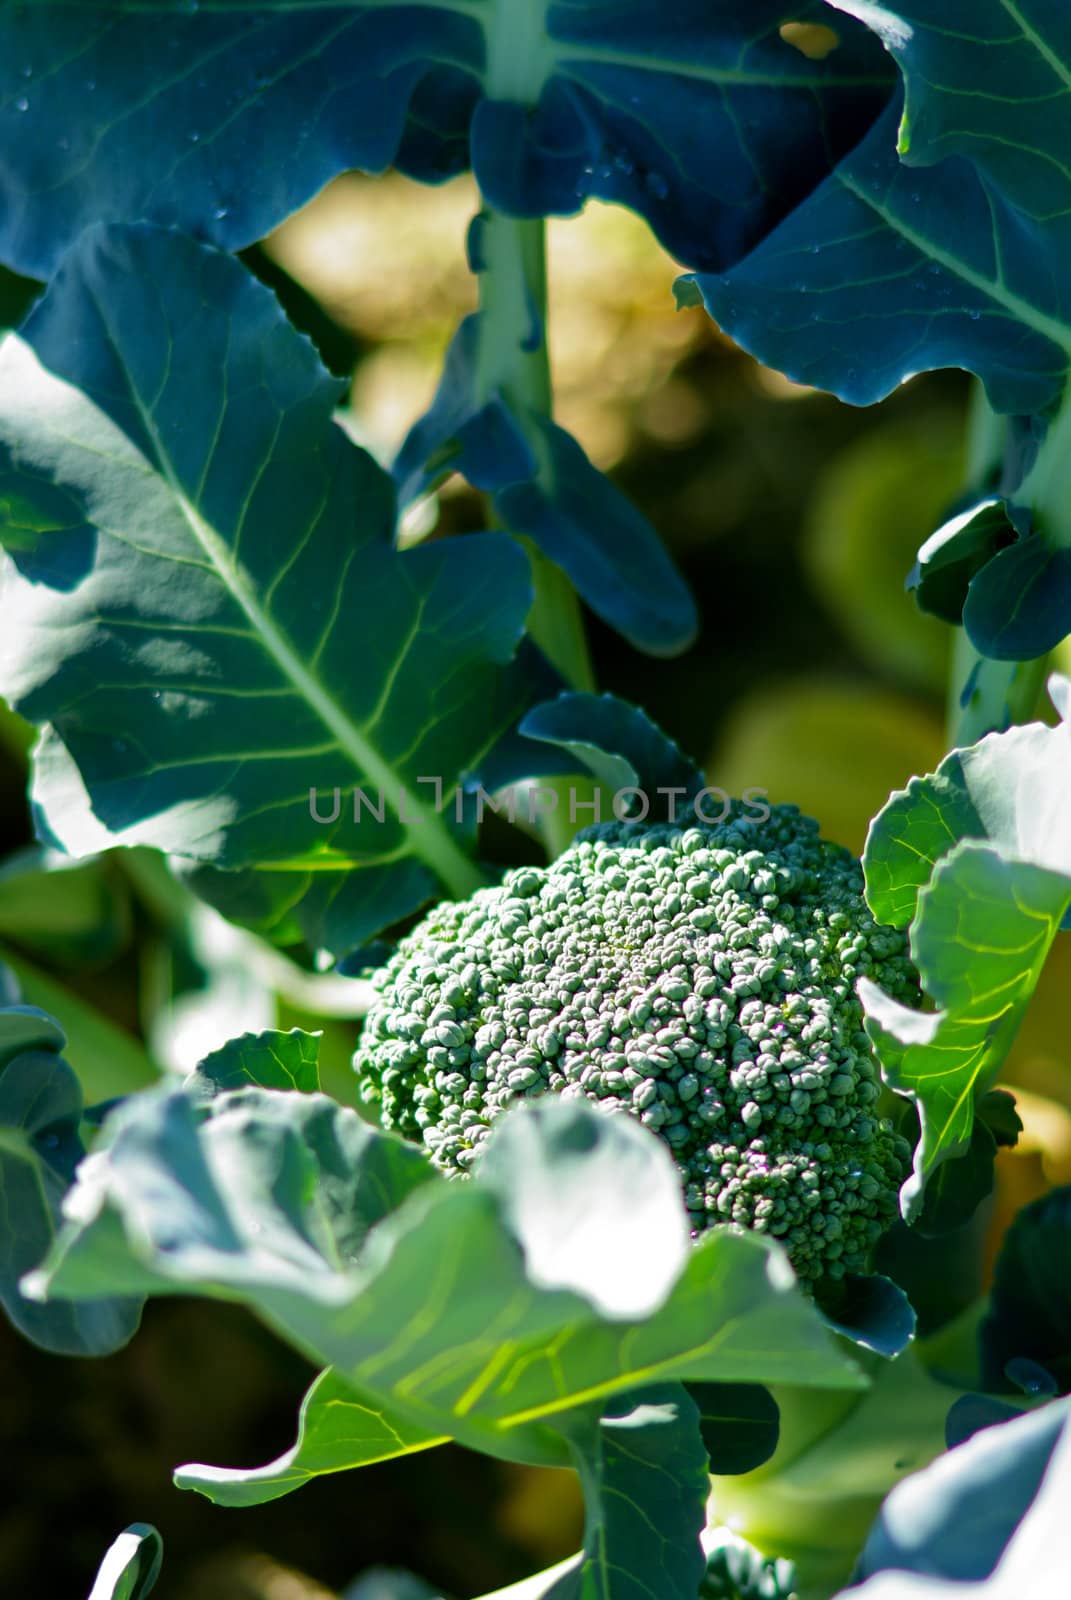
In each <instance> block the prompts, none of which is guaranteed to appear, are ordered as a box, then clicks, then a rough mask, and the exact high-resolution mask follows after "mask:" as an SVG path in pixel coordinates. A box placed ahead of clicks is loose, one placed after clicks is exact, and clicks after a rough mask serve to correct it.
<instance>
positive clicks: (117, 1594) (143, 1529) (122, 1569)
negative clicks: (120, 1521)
mask: <svg viewBox="0 0 1071 1600" xmlns="http://www.w3.org/2000/svg"><path fill="white" fill-rule="evenodd" d="M163 1559H164V1541H163V1540H162V1539H161V1537H160V1535H159V1534H158V1533H157V1531H156V1529H155V1528H154V1527H152V1526H151V1525H150V1524H149V1523H147V1522H132V1523H131V1524H130V1527H129V1528H125V1529H124V1530H123V1532H122V1533H121V1534H120V1535H119V1537H118V1539H116V1540H115V1542H114V1544H112V1545H111V1546H110V1548H109V1549H108V1551H107V1553H106V1554H105V1557H104V1560H103V1561H102V1562H101V1564H100V1567H99V1568H98V1570H97V1578H96V1582H95V1583H94V1585H93V1588H92V1591H91V1593H90V1596H89V1600H146V1597H147V1596H148V1595H149V1594H150V1593H151V1592H152V1590H153V1589H154V1588H155V1587H156V1580H157V1578H158V1577H159V1576H160V1568H161V1566H162V1564H163Z"/></svg>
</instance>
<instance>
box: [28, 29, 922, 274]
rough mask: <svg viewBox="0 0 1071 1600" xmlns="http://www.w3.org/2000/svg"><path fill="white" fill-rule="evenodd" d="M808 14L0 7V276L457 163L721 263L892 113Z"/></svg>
mask: <svg viewBox="0 0 1071 1600" xmlns="http://www.w3.org/2000/svg"><path fill="white" fill-rule="evenodd" d="M816 18H818V19H821V20H826V12H825V9H824V7H822V6H821V5H820V4H819V3H818V0H802V3H801V4H788V3H786V0H750V3H749V4H748V5H747V6H744V7H741V6H740V5H739V4H738V3H737V0H687V3H680V0H678V3H677V4H676V5H674V6H673V7H672V8H671V9H670V10H668V11H667V9H666V8H665V7H664V6H662V5H661V4H659V3H658V0H570V3H568V4H563V3H560V0H424V3H417V4H405V3H395V0H277V3H275V4H265V3H263V0H259V3H258V0H204V3H201V4H198V3H196V0H192V3H191V0H151V3H150V0H98V3H96V4H93V3H88V4H76V5H71V4H67V3H65V0H34V3H33V4H31V5H27V4H23V3H20V0H3V3H2V4H0V142H2V144H3V147H4V151H5V165H4V172H3V176H2V178H0V218H2V219H3V222H2V225H0V259H3V260H5V261H7V262H9V263H10V264H11V265H12V266H15V267H16V268H19V269H20V270H22V271H24V272H30V273H37V274H38V275H39V276H42V277H45V276H48V275H49V274H50V273H51V271H52V269H53V267H54V266H55V263H56V261H57V259H58V257H59V254H60V253H61V251H62V250H63V249H64V248H65V247H66V246H68V245H69V244H70V243H71V242H72V240H73V239H75V238H76V237H77V235H78V234H79V232H80V231H81V230H82V229H83V228H84V227H86V226H87V225H88V224H90V223H92V222H94V221H98V220H103V221H139V220H143V219H151V220H155V221H160V222H164V223H167V224H172V225H177V226H179V227H183V228H186V229H188V230H190V231H193V232H197V233H199V234H201V235H202V236H205V237H208V238H211V239H212V240H214V241H215V242H217V243H219V244H220V245H222V246H224V247H226V248H228V249H235V248H238V247H240V246H244V245H247V244H250V243H251V242H252V241H253V240H255V239H258V238H260V237H262V236H263V235H264V234H266V233H267V232H268V231H269V230H270V229H271V228H272V227H274V226H275V225H276V224H277V223H279V222H281V221H282V220H283V218H284V217H286V216H287V215H288V214H289V213H290V212H292V211H294V210H296V209H297V207H298V206H300V205H301V204H302V203H303V202H304V201H306V200H308V199H309V198H310V197H311V196H312V195H313V194H315V193H316V191H317V190H318V189H320V188H322V186H323V185H324V184H325V183H326V182H327V181H328V179H330V178H332V177H334V176H335V175H336V174H337V173H339V172H342V171H345V170H346V169H347V168H351V167H363V168H366V169H368V170H369V171H375V172H379V171H382V170H383V169H384V168H385V167H388V166H390V165H392V164H393V165H397V166H398V167H400V168H401V169H402V171H404V172H407V173H409V174H410V175H411V176H412V177H415V178H419V179H422V180H426V181H430V182H433V183H438V182H441V181H442V180H443V179H444V178H446V177H449V176H450V175H451V174H453V173H456V172H459V171H462V170H464V169H465V168H466V167H468V166H469V165H470V164H471V165H472V167H473V169H474V171H475V173H476V177H477V179H478V181H479V183H480V186H481V188H482V189H483V191H484V193H485V195H486V196H487V198H488V200H489V201H490V202H491V203H492V204H493V205H495V206H497V207H498V208H499V209H501V210H503V211H505V212H508V213H510V214H512V215H523V216H541V215H543V214H545V213H550V212H564V213H569V212H575V211H578V210H579V209H580V207H581V206H582V205H583V203H584V200H585V199H586V198H587V197H588V196H589V195H593V196H598V197H600V198H603V199H608V200H617V201H620V202H622V203H624V204H626V205H629V206H632V207H633V208H634V209H635V210H637V211H639V212H641V213H642V214H643V215H644V216H646V217H647V218H648V219H649V221H650V222H651V224H652V225H653V227H654V228H655V231H656V232H657V233H658V234H659V236H660V237H661V238H662V240H663V241H664V242H665V243H666V245H667V246H668V247H669V249H670V250H672V251H673V252H674V254H676V255H678V256H680V257H681V259H683V260H685V261H686V262H688V263H689V264H690V265H693V266H708V267H718V266H721V265H722V264H724V263H725V262H726V261H728V260H731V259H735V257H736V256H738V255H740V254H741V253H743V251H745V250H746V249H748V248H749V247H750V245H751V244H752V243H754V241H755V239H756V238H758V237H760V236H761V234H762V233H763V232H764V231H765V230H766V229H767V228H768V227H769V226H770V225H771V223H772V222H773V221H774V220H776V218H777V217H778V216H780V215H782V214H783V213H784V211H785V210H787V209H788V208H789V207H790V206H792V205H793V204H795V203H796V202H797V201H798V200H799V199H800V198H801V197H802V196H803V195H805V194H806V193H807V192H808V191H809V190H810V189H811V188H812V187H813V186H814V184H815V183H816V182H817V181H818V180H819V178H820V177H821V176H823V175H824V174H825V173H826V172H827V171H828V170H829V168H830V167H831V166H832V165H833V164H834V163H835V161H836V160H837V158H838V157H839V156H840V155H841V154H842V153H843V152H844V151H845V150H847V149H849V148H850V147H851V145H852V144H853V143H854V142H855V141H856V140H857V139H858V138H859V137H860V135H861V134H862V133H863V131H864V130H865V128H866V127H867V125H868V123H869V122H870V121H871V120H872V119H873V117H874V116H875V115H876V113H877V111H878V110H879V109H880V107H881V105H882V103H883V101H884V99H885V97H886V96H887V93H888V90H889V85H890V81H891V78H892V76H893V74H892V71H891V67H890V64H889V63H888V60H887V58H886V57H885V56H884V54H883V52H882V50H881V48H880V46H879V45H878V43H877V41H876V40H875V39H874V38H873V37H872V36H871V35H869V34H868V33H867V32H866V30H865V29H863V28H861V27H859V26H858V25H857V24H855V23H854V22H852V21H851V20H850V19H839V21H838V23H837V32H838V34H839V35H840V43H839V47H838V48H837V49H836V50H835V51H834V52H833V53H832V55H830V56H829V57H827V58H826V59H824V60H812V59H808V58H807V57H806V56H805V55H803V54H802V53H801V52H800V51H799V50H796V49H794V48H793V47H792V45H791V44H790V43H788V42H786V40H785V39H783V38H782V37H781V36H780V32H779V29H780V26H781V24H782V23H784V22H786V21H793V20H795V21H799V20H800V19H802V20H804V21H806V20H812V21H813V20H815V19H816ZM253 151H255V152H256V157H257V164H258V179H257V181H256V182H255V183H250V182H249V181H248V168H249V159H250V152H253ZM786 153H788V157H789V158H787V159H786Z"/></svg>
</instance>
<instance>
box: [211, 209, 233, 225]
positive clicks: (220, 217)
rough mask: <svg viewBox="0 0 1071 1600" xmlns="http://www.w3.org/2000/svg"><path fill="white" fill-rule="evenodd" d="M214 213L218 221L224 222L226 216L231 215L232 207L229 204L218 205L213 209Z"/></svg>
mask: <svg viewBox="0 0 1071 1600" xmlns="http://www.w3.org/2000/svg"><path fill="white" fill-rule="evenodd" d="M212 215H213V216H214V217H215V219H216V221H217V222H222V221H223V218H224V217H226V216H229V215H230V207H229V206H217V207H216V209H215V210H214V211H213V213H212Z"/></svg>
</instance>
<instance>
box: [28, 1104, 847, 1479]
mask: <svg viewBox="0 0 1071 1600" xmlns="http://www.w3.org/2000/svg"><path fill="white" fill-rule="evenodd" d="M105 1137H106V1148H105V1149H104V1150H103V1151H102V1152H101V1157H100V1159H99V1160H98V1161H96V1162H95V1163H93V1164H92V1165H91V1167H90V1168H89V1169H83V1174H82V1178H81V1180H80V1183H79V1185H78V1187H77V1189H76V1191H75V1192H74V1194H73V1195H72V1198H71V1202H70V1205H69V1208H68V1211H69V1216H70V1218H71V1221H70V1223H69V1225H68V1228H67V1230H66V1232H65V1234H64V1237H63V1239H62V1240H61V1241H60V1243H59V1244H58V1246H57V1249H56V1250H55V1251H54V1252H53V1254H52V1256H51V1257H50V1259H49V1261H48V1262H47V1263H46V1264H45V1266H44V1268H43V1269H42V1270H41V1271H39V1272H37V1273H35V1274H34V1275H33V1279H32V1283H31V1284H30V1285H29V1287H31V1288H32V1290H33V1292H34V1293H35V1294H39V1295H40V1294H47V1295H49V1296H50V1297H52V1296H62V1297H68V1296H70V1297H74V1298H80V1297H81V1296H83V1295H85V1294H87V1293H89V1292H90V1291H93V1292H96V1293H98V1294H99V1293H100V1289H101V1285H102V1283H107V1282H112V1281H114V1282H116V1283H117V1284H121V1285H122V1286H123V1287H124V1288H125V1289H130V1288H133V1287H135V1286H136V1287H137V1288H139V1289H142V1290H144V1291H146V1292H149V1293H159V1294H169V1293H175V1292H184V1293H199V1294H216V1295H220V1296H222V1297H224V1298H227V1299H237V1300H240V1301H242V1302H244V1303H245V1304H247V1305H249V1306H250V1307H251V1308H252V1309H254V1310H256V1311H257V1312H258V1313H259V1314H260V1315H261V1316H262V1317H263V1318H264V1319H265V1320H266V1321H267V1322H268V1323H269V1324H270V1325H272V1326H273V1327H274V1328H275V1329H276V1330H277V1331H279V1332H280V1333H282V1334H283V1335H284V1336H285V1337H286V1338H288V1339H289V1340H290V1341H291V1342H292V1343H293V1344H295V1345H296V1346H297V1347H298V1348H299V1349H301V1350H302V1351H304V1352H305V1353H306V1354H307V1355H308V1356H310V1357H311V1358H312V1359H313V1360H317V1361H319V1362H321V1363H323V1364H325V1365H333V1366H334V1367H335V1368H336V1370H337V1372H338V1374H339V1375H340V1377H341V1378H342V1379H344V1380H345V1381H347V1382H349V1383H352V1384H353V1385H354V1386H355V1387H356V1388H357V1389H358V1390H359V1391H361V1392H362V1393H364V1394H365V1395H369V1396H374V1397H376V1398H377V1400H378V1401H379V1402H381V1403H382V1404H383V1405H384V1406H385V1408H386V1409H387V1410H388V1412H389V1413H390V1414H391V1415H394V1414H395V1413H396V1414H398V1415H399V1416H401V1417H403V1418H408V1420H409V1422H410V1423H412V1424H413V1425H415V1426H417V1427H420V1428H423V1429H424V1430H425V1432H426V1434H427V1435H428V1436H429V1437H431V1438H440V1437H444V1436H446V1437H453V1438H457V1439H460V1440H461V1441H462V1442H465V1443H468V1444H470V1445H472V1446H474V1447H475V1448H477V1449H483V1450H486V1451H489V1452H490V1453H492V1454H500V1455H510V1454H513V1455H515V1456H516V1458H517V1459H520V1460H527V1461H538V1460H540V1459H542V1460H543V1461H546V1462H547V1463H549V1464H557V1465H560V1464H562V1462H563V1440H562V1433H561V1432H560V1431H559V1429H558V1424H559V1422H561V1421H562V1419H564V1418H565V1417H566V1416H567V1414H570V1413H575V1412H576V1411H577V1410H578V1409H582V1408H585V1407H598V1408H599V1412H600V1414H601V1412H602V1410H603V1409H604V1407H605V1404H606V1403H607V1402H608V1401H609V1399H610V1397H611V1396H613V1395H615V1394H621V1393H623V1392H624V1391H626V1390H629V1389H634V1388H637V1387H641V1386H644V1385H647V1384H651V1383H661V1382H664V1381H667V1380H671V1379H676V1378H696V1379H711V1380H715V1381H723V1382H759V1383H761V1382H766V1381H771V1382H773V1381H778V1380H779V1379H781V1380H786V1381H787V1380H788V1379H791V1381H792V1382H793V1383H797V1384H804V1385H816V1386H819V1387H826V1386H828V1387H830V1388H853V1387H861V1386H864V1380H863V1379H862V1378H861V1376H860V1374H859V1372H858V1370H857V1369H856V1368H855V1367H854V1365H853V1364H852V1363H851V1362H850V1361H849V1360H847V1359H846V1358H845V1357H844V1356H843V1355H842V1354H841V1353H840V1352H839V1351H838V1350H836V1348H835V1347H834V1345H833V1343H832V1341H831V1339H830V1336H829V1333H828V1330H827V1328H826V1326H825V1324H824V1323H823V1321H822V1318H821V1316H820V1314H819V1313H818V1311H817V1310H816V1309H815V1308H814V1306H813V1305H811V1304H810V1302H808V1301H807V1300H806V1299H805V1297H804V1296H803V1294H802V1293H801V1292H800V1290H799V1288H798V1287H797V1285H796V1283H795V1280H794V1278H793V1276H792V1273H791V1269H790V1268H789V1267H788V1265H787V1263H786V1261H785V1258H784V1257H783V1255H782V1254H781V1253H780V1252H779V1251H778V1250H777V1249H776V1247H773V1246H771V1245H769V1244H768V1243H766V1242H765V1241H763V1240H762V1239H760V1238H759V1237H758V1236H757V1235H754V1234H746V1233H743V1232H739V1233H738V1232H735V1231H733V1230H729V1229H723V1228H715V1229H712V1230H711V1231H710V1232H709V1233H708V1234H707V1235H706V1236H705V1237H704V1238H703V1239H702V1240H701V1241H700V1242H699V1243H698V1244H696V1245H695V1247H694V1248H692V1249H691V1250H690V1251H688V1253H687V1255H686V1258H685V1260H684V1262H683V1265H682V1266H681V1267H680V1268H679V1269H678V1270H677V1272H676V1273H675V1274H674V1276H673V1277H672V1279H671V1280H670V1281H669V1282H668V1283H667V1282H666V1268H665V1262H666V1259H667V1257H668V1258H670V1259H674V1258H675V1253H676V1251H677V1248H678V1234H679V1231H680V1230H679V1220H680V1219H676V1218H673V1217H671V1216H667V1214H666V1212H665V1208H664V1206H663V1201H662V1196H661V1185H660V1182H659V1174H660V1169H661V1165H662V1163H663V1161H664V1159H665V1154H666V1153H665V1151H664V1149H663V1147H662V1146H661V1145H660V1144H659V1143H658V1141H657V1139H656V1138H655V1137H654V1136H653V1135H652V1134H650V1133H649V1132H648V1131H647V1130H646V1129H644V1128H642V1127H641V1126H640V1125H639V1124H638V1123H635V1122H633V1121H632V1119H631V1118H628V1117H607V1116H603V1115H600V1114H599V1113H598V1112H596V1111H594V1110H593V1109H591V1108H590V1107H587V1106H585V1105H582V1104H579V1103H574V1104H571V1105H570V1104H555V1105H552V1106H547V1107H543V1108H541V1110H540V1114H539V1116H538V1117H536V1116H533V1114H532V1112H531V1110H530V1109H527V1108H526V1109H522V1110H521V1111H519V1112H517V1113H515V1114H514V1115H513V1116H512V1117H510V1118H506V1119H504V1120H503V1123H502V1125H501V1127H500V1129H498V1130H496V1133H495V1135H494V1138H495V1141H496V1142H497V1157H496V1161H495V1171H494V1178H493V1186H492V1185H488V1184H484V1183H483V1182H482V1181H481V1179H480V1176H479V1174H478V1173H477V1175H476V1176H474V1177H473V1178H472V1179H471V1180H467V1181H465V1182H449V1181H447V1180H445V1179H441V1178H439V1177H437V1176H435V1175H434V1174H433V1173H432V1169H431V1168H430V1167H428V1166H427V1164H426V1163H425V1162H424V1160H423V1158H422V1157H421V1156H420V1154H419V1152H417V1151H416V1150H415V1148H413V1147H410V1146H406V1145H404V1144H403V1143H402V1142H401V1141H400V1140H398V1139H396V1138H394V1137H392V1136H389V1135H385V1134H381V1133H378V1132H376V1131H375V1130H373V1129H372V1128H370V1127H369V1126H368V1125H367V1124H366V1123H363V1122H362V1121H361V1119H360V1118H359V1117H358V1116H357V1115H356V1114H355V1113H354V1112H352V1111H349V1110H346V1109H344V1108H342V1107H340V1106H338V1105H336V1104H335V1103H334V1102H331V1101H328V1100H326V1099H324V1098H323V1097H322V1096H318V1095H293V1094H279V1093H271V1092H270V1091H265V1090H257V1089H249V1090H241V1091H237V1092H235V1093H231V1094H223V1095H220V1096H218V1097H217V1098H216V1099H214V1100H210V1101H204V1100H199V1101H198V1100H193V1099H191V1097H190V1096H188V1095H186V1094H184V1093H182V1092H171V1093H166V1092H165V1093H159V1092H149V1093H147V1094H145V1095H142V1096H138V1097H137V1099H136V1100H133V1101H130V1102H127V1104H126V1105H124V1106H122V1107H120V1108H119V1110H118V1111H117V1112H115V1113H114V1115H113V1119H112V1121H111V1122H110V1123H109V1124H108V1125H107V1131H106V1135H105ZM515 1138H519V1139H520V1140H521V1141H522V1144H521V1147H520V1148H522V1149H523V1151H524V1160H523V1161H522V1160H521V1159H520V1156H519V1154H518V1156H517V1158H516V1159H514V1158H513V1157H512V1156H511V1151H512V1148H513V1146H512V1141H513V1140H514V1139H515ZM541 1143H542V1148H541V1149H540V1148H539V1146H540V1144H541ZM585 1149H586V1150H588V1151H589V1152H590V1154H591V1162H592V1169H593V1174H594V1176H593V1180H592V1181H593V1183H594V1182H595V1178H596V1177H597V1175H598V1172H599V1171H601V1170H602V1169H604V1168H606V1169H610V1170H612V1169H613V1168H614V1167H615V1166H616V1165H620V1162H619V1161H617V1159H616V1158H617V1157H619V1156H621V1155H622V1153H623V1152H624V1154H625V1155H627V1157H628V1159H627V1161H626V1162H625V1165H626V1168H627V1170H629V1171H631V1172H632V1173H633V1177H634V1179H635V1177H636V1174H637V1169H638V1166H640V1165H642V1162H641V1160H640V1157H642V1155H643V1154H644V1153H648V1154H649V1155H650V1160H651V1164H652V1170H651V1173H650V1174H649V1180H650V1187H651V1189H652V1191H653V1193H654V1200H653V1201H651V1202H649V1200H648V1194H647V1189H646V1188H645V1184H644V1183H643V1182H637V1181H634V1182H633V1184H632V1186H631V1191H630V1194H631V1200H630V1203H629V1205H628V1206H627V1208H625V1209H622V1208H621V1207H618V1209H617V1211H616V1213H615V1214H614V1215H613V1216H612V1217H611V1216H610V1214H609V1211H608V1208H605V1207H604V1208H602V1210H601V1211H600V1212H599V1213H598V1214H599V1216H600V1219H601V1220H600V1226H601V1227H602V1229H603V1233H604V1240H605V1250H604V1259H603V1261H602V1262H601V1267H600V1276H601V1282H600V1285H599V1289H598V1299H597V1300H594V1299H592V1298H590V1297H589V1296H588V1295H586V1294H585V1293H584V1291H583V1289H582V1288H581V1287H578V1286H574V1285H575V1284H576V1283H577V1279H576V1276H575V1275H576V1274H577V1273H578V1272H579V1271H580V1270H581V1269H582V1268H583V1265H584V1263H585V1262H586V1261H588V1260H590V1259H591V1258H592V1251H593V1249H594V1241H593V1240H592V1239H591V1238H590V1237H587V1238H586V1239H585V1242H584V1248H583V1250H582V1251H581V1252H580V1254H579V1255H576V1254H574V1253H571V1252H570V1251H569V1249H568V1247H567V1241H566V1239H565V1235H564V1224H565V1219H566V1213H567V1212H568V1211H569V1210H570V1209H571V1210H572V1214H573V1215H574V1216H575V1214H576V1213H575V1206H576V1201H577V1195H578V1192H579V1188H578V1186H579V1183H580V1171H579V1167H578V1163H579V1162H580V1160H581V1156H582V1152H583V1151H584V1150H585ZM559 1166H560V1167H561V1170H562V1172H563V1174H564V1177H565V1182H564V1183H562V1184H561V1185H557V1186H556V1185H555V1181H554V1177H555V1170H556V1168H558V1167H559ZM511 1172H513V1173H516V1174H517V1185H518V1187H517V1192H516V1194H515V1195H512V1194H511V1192H510V1188H509V1185H510V1173H511ZM640 1176H642V1173H641V1174H640ZM533 1183H536V1184H537V1186H538V1188H539V1192H540V1193H541V1194H543V1195H545V1196H549V1197H550V1200H549V1201H548V1205H549V1212H550V1214H548V1206H544V1207H543V1208H542V1209H541V1211H540V1212H539V1214H538V1215H536V1214H533V1213H532V1212H531V1209H530V1207H529V1205H528V1200H529V1199H530V1197H531V1192H532V1185H533ZM556 1190H557V1191H560V1194H561V1196H562V1198H561V1201H560V1202H559V1204H558V1205H557V1207H555V1205H554V1195H555V1193H556ZM596 1198H597V1197H596ZM556 1211H557V1213H559V1214H555V1212H556ZM681 1216H682V1217H683V1207H682V1209H681ZM555 1239H557V1241H558V1243H557V1244H555V1243H554V1240H555ZM629 1241H631V1242H632V1248H631V1249H629V1248H627V1245H628V1243H629ZM637 1241H638V1242H637ZM530 1257H531V1258H532V1259H533V1260H535V1261H536V1264H537V1266H536V1270H537V1272H538V1276H533V1273H532V1271H530V1270H529V1267H528V1260H529V1258H530ZM613 1274H616V1284H615V1280H614V1278H613V1276H612V1275H613ZM555 1284H556V1285H559V1286H558V1287H554V1286H552V1285H555ZM656 1288H657V1290H658V1298H657V1299H656V1298H654V1295H653V1291H654V1290H655V1289H656ZM641 1296H645V1297H646V1303H647V1305H648V1306H649V1307H650V1309H648V1310H647V1311H646V1312H645V1313H636V1312H632V1313H626V1312H625V1311H624V1307H625V1306H627V1305H637V1304H639V1303H640V1298H641ZM611 1306H616V1307H617V1312H616V1314H615V1312H614V1310H612V1309H604V1308H609V1307H611Z"/></svg>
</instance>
